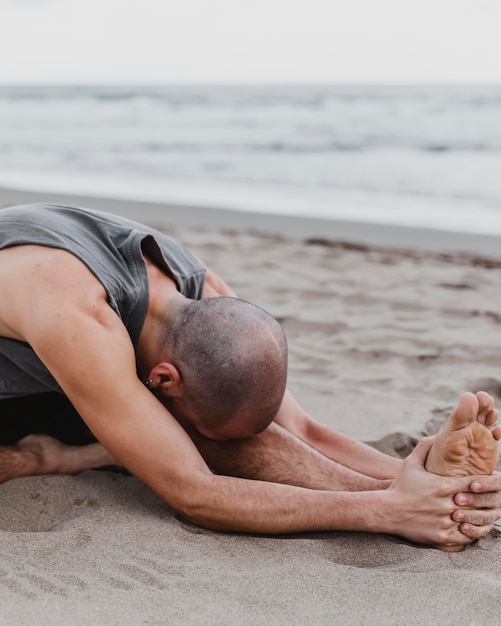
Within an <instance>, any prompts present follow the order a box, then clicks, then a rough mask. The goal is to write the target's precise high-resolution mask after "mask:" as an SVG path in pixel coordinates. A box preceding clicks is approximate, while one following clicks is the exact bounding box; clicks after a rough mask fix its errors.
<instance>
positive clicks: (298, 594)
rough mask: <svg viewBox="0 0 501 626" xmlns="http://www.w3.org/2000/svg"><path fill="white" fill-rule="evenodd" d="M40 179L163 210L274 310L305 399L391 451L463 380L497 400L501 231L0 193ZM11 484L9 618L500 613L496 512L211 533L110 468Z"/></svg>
mask: <svg viewBox="0 0 501 626" xmlns="http://www.w3.org/2000/svg"><path fill="white" fill-rule="evenodd" d="M46 199H50V200H53V201H61V202H67V203H71V204H77V205H80V206H93V207H95V208H100V209H103V210H112V211H117V212H121V213H123V214H124V215H128V216H129V217H135V218H136V219H139V220H142V221H146V222H148V223H151V224H153V225H155V226H158V227H161V228H166V229H168V232H169V233H171V234H173V235H174V236H177V237H178V238H180V239H181V240H182V241H184V242H185V243H186V244H187V245H188V246H189V247H190V248H191V249H192V250H193V251H194V252H195V253H196V254H197V255H198V256H200V257H201V258H203V259H204V260H205V262H206V263H207V264H208V265H210V266H211V267H212V268H213V269H215V270H216V271H217V272H219V273H220V274H221V275H222V276H223V277H224V278H225V279H226V280H227V281H228V282H229V283H230V284H231V285H232V286H233V288H234V289H235V290H236V291H237V293H238V294H239V296H240V297H242V298H245V299H248V300H251V301H253V302H255V303H256V304H259V305H261V306H263V307H264V308H266V309H268V310H269V311H270V312H271V313H272V314H273V315H275V316H276V317H277V318H278V319H279V320H280V321H281V322H282V324H283V325H284V328H285V331H286V333H287V336H288V340H289V348H290V371H289V387H290V388H291V390H292V392H293V393H294V395H295V396H296V397H297V398H298V399H299V400H300V402H301V403H302V404H303V406H304V407H305V408H307V409H308V410H309V411H310V412H311V413H312V414H313V415H314V416H315V417H317V418H318V419H319V420H321V421H323V422H326V423H328V424H331V425H332V426H335V427H336V428H338V429H339V430H341V431H343V432H346V433H348V434H349V435H351V436H353V437H355V438H357V439H360V440H363V441H367V442H372V443H373V444H374V445H376V446H377V447H379V448H381V449H384V450H385V451H387V452H388V453H390V454H394V455H396V456H399V455H400V456H405V455H406V454H407V453H408V452H409V451H410V450H411V449H412V447H413V445H414V444H415V443H416V441H417V440H418V439H419V438H420V437H421V436H422V435H423V434H427V433H431V432H434V430H436V428H437V427H438V426H439V425H440V423H441V422H442V421H443V419H444V418H445V416H446V415H447V413H448V411H449V410H450V408H451V407H452V406H453V405H454V403H455V402H456V401H457V399H458V397H459V395H460V394H461V392H463V391H467V390H469V391H477V390H479V389H485V390H487V391H489V392H490V393H492V394H493V395H494V396H495V397H496V399H497V401H498V404H501V402H500V395H501V379H500V375H499V360H500V357H499V345H500V339H501V289H500V286H501V278H500V276H501V273H500V272H501V245H499V244H500V241H499V239H497V238H495V237H485V238H482V237H472V238H465V237H464V236H462V235H454V234H452V233H438V232H436V233H432V235H433V237H431V235H430V233H429V232H426V231H422V232H421V231H417V230H411V229H409V230H407V229H392V228H383V227H379V228H374V229H372V228H370V227H369V226H367V225H360V226H359V228H358V227H357V225H351V226H350V227H349V228H347V230H343V228H344V227H346V225H344V226H343V225H342V224H329V225H328V227H326V226H325V225H322V224H321V223H318V222H315V223H309V222H308V221H307V220H306V221H305V223H304V224H303V226H302V228H299V225H298V224H295V223H294V224H291V223H289V220H284V219H280V218H276V217H271V218H269V217H264V216H253V217H252V216H250V217H249V215H250V214H248V215H247V216H244V217H243V218H242V216H240V215H239V214H236V213H231V212H225V211H217V210H216V211H211V212H207V213H205V214H204V215H202V214H201V212H199V211H197V210H196V209H188V208H182V207H172V208H171V209H168V208H167V207H162V206H160V205H158V206H156V205H151V204H150V205H140V204H138V203H134V202H121V201H113V200H111V199H98V198H68V197H58V196H56V195H48V194H29V193H26V192H15V191H11V190H0V206H2V207H3V206H7V205H11V204H21V203H23V202H33V201H38V200H46ZM251 217H252V219H251ZM312 222H313V221H312ZM296 227H297V228H298V230H295V229H296ZM350 228H351V229H352V230H350ZM372 231H373V232H374V237H373V239H372V240H371V239H370V235H371V232H372ZM380 231H384V236H383V235H382V234H381V232H380ZM336 235H337V236H336ZM441 242H442V244H441ZM496 244H497V245H496ZM0 502H1V506H0V542H1V552H2V557H1V559H0V606H1V608H0V623H1V624H8V625H17V624H19V625H24V624H30V625H31V624H37V625H44V624H47V625H51V626H52V625H55V626H59V625H63V624H64V625H67V624H71V625H73V624H74V625H80V624H82V625H84V624H85V625H88V624H96V625H103V626H106V625H115V624H117V625H118V624H120V625H128V624H130V625H138V624H175V625H177V624H182V625H184V624H203V625H206V624H217V625H223V624H224V625H226V624H228V625H230V624H231V625H235V624H242V625H247V624H249V625H251V624H252V625H254V624H255V625H260V624H271V625H275V624H276V625H278V624H280V625H282V624H284V625H285V624H313V625H316V624H343V625H344V624H402V623H405V624H429V623H436V624H457V623H462V624H496V623H501V608H499V600H498V598H499V597H500V594H501V579H500V574H501V559H500V557H501V541H500V540H499V536H500V535H499V533H498V531H496V530H495V531H493V532H492V533H491V534H490V535H489V536H488V537H486V538H485V539H483V540H480V541H478V542H477V543H475V544H474V545H472V546H469V547H468V548H467V549H466V550H465V551H464V552H461V553H451V554H446V553H443V552H440V551H437V550H433V549H428V548H422V547H417V546H415V545H412V544H409V543H408V542H406V541H404V540H402V539H400V538H399V537H393V536H387V535H379V534H364V533H347V532H330V533H310V534H307V533H305V534H299V535H291V536H281V537H261V536H247V535H237V534H224V533H217V532H212V531H208V530H204V529H201V528H197V527H194V526H192V525H190V524H187V523H186V522H184V521H183V520H182V519H181V518H180V517H179V516H178V515H176V513H175V512H173V511H172V510H171V509H170V508H169V507H168V506H167V505H166V504H165V503H163V502H162V501H161V500H160V499H159V498H158V497H157V496H156V495H154V494H153V493H152V492H151V491H150V490H149V489H148V488H146V487H145V486H144V485H143V484H141V483H140V482H139V481H138V480H137V479H136V478H134V477H133V476H128V475H124V474H120V473H115V472H107V471H88V472H84V473H82V474H80V475H79V476H74V477H72V476H44V477H33V478H23V479H17V480H13V481H10V482H7V483H4V484H3V485H1V486H0Z"/></svg>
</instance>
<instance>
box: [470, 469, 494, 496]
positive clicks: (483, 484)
mask: <svg viewBox="0 0 501 626" xmlns="http://www.w3.org/2000/svg"><path fill="white" fill-rule="evenodd" d="M470 490H471V491H473V492H474V493H486V492H488V491H501V474H500V473H499V472H493V473H492V474H491V475H490V476H477V477H476V478H475V477H472V479H471V483H470Z"/></svg>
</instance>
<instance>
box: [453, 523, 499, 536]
mask: <svg viewBox="0 0 501 626" xmlns="http://www.w3.org/2000/svg"><path fill="white" fill-rule="evenodd" d="M459 530H460V531H461V532H462V533H463V535H466V536H467V537H469V538H470V539H482V538H483V537H487V535H488V534H489V533H490V532H491V530H492V524H486V525H485V526H475V525H473V524H460V526H459Z"/></svg>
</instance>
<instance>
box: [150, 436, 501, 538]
mask: <svg viewBox="0 0 501 626" xmlns="http://www.w3.org/2000/svg"><path fill="white" fill-rule="evenodd" d="M428 449H429V442H428V443H427V442H425V441H423V442H421V443H420V444H419V445H418V446H417V447H416V450H415V451H414V452H413V453H412V454H411V455H410V457H409V458H408V459H407V460H406V462H405V464H404V466H403V470H402V472H401V473H400V474H399V476H398V477H397V479H396V480H395V481H393V482H392V484H391V486H390V488H388V489H384V490H374V491H357V492H344V491H326V490H312V489H305V488H303V487H294V486H292V485H283V484H277V483H268V482H262V481H257V480H245V479H239V478H234V477H228V476H217V475H213V474H211V473H210V472H206V471H203V472H202V473H200V472H197V473H195V474H193V475H191V476H190V477H183V480H182V481H181V482H182V484H181V485H179V490H178V491H179V494H180V496H181V499H179V500H178V501H177V502H174V501H172V502H171V503H170V504H171V506H173V507H174V508H175V509H176V510H178V511H179V512H180V513H181V514H182V515H184V516H185V517H186V518H187V519H188V520H190V521H192V522H193V523H195V524H197V525H200V526H203V527H206V528H211V529H214V530H219V531H233V532H250V533H265V534H276V533H290V532H307V531H329V530H352V531H366V532H384V533H391V534H398V535H401V536H403V537H406V538H407V539H410V540H412V541H416V542H419V543H424V544H427V545H439V544H440V545H452V544H453V545H465V544H467V543H469V542H470V541H471V540H472V539H474V538H478V537H480V536H483V534H482V533H484V531H485V528H483V529H479V530H478V532H476V533H475V532H474V531H473V530H472V534H471V535H470V536H469V537H466V536H465V535H464V534H463V533H462V532H460V530H459V524H458V523H457V522H456V521H454V520H453V519H452V513H453V512H454V511H455V509H456V505H455V504H454V502H453V498H452V496H453V494H454V493H457V492H459V491H462V490H463V489H465V488H467V487H468V485H469V481H470V480H471V478H469V477H466V478H452V479H451V478H443V477H438V476H435V475H433V474H430V473H428V472H426V471H425V469H424V467H423V463H424V459H425V457H426V454H427V452H428ZM162 491H163V489H160V491H159V492H158V493H159V495H160V496H161V497H162V496H163V495H164V494H162ZM165 495H167V494H165ZM164 497H165V496H164ZM465 513H469V511H465ZM472 513H474V514H476V513H478V512H476V511H472ZM496 513H497V512H496V511H491V512H490V513H486V515H485V520H484V521H485V523H486V524H492V522H493V521H494V520H495V519H496V517H495V516H496ZM487 530H488V529H487ZM484 534H485V533H484Z"/></svg>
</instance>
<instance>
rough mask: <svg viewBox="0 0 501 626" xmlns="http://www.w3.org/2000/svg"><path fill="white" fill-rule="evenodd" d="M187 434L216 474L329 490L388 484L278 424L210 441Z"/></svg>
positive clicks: (355, 489) (370, 488)
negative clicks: (248, 434) (335, 458)
mask: <svg viewBox="0 0 501 626" xmlns="http://www.w3.org/2000/svg"><path fill="white" fill-rule="evenodd" d="M189 434H190V437H191V438H192V439H193V441H194V442H195V444H196V446H197V447H198V449H199V451H200V453H201V454H202V456H203V457H204V459H205V461H206V463H207V464H208V465H209V467H211V469H212V470H213V471H215V472H216V473H218V474H225V475H228V476H236V477H240V478H251V479H254V480H265V481H269V482H275V483H284V484H289V485H295V486H298V487H306V488H309V489H325V490H329V491H373V490H377V489H384V488H386V487H387V486H388V484H389V481H383V480H376V479H374V478H370V477H368V476H364V475H362V474H360V473H358V472H355V471H353V470H351V469H349V468H347V467H343V466H342V465H340V464H339V463H336V462H334V461H332V460H331V459H328V458H327V457H326V456H324V455H323V454H321V453H320V452H318V451H317V450H314V449H313V448H312V447H311V446H309V445H308V444H306V443H305V442H303V441H301V440H300V439H299V438H298V437H296V436H295V435H293V434H292V433H290V432H289V431H287V430H286V429H285V428H282V427H281V426H279V425H278V424H271V425H270V426H269V427H268V428H267V429H266V430H265V431H264V432H262V433H260V434H259V435H256V436H254V437H250V438H248V439H238V440H233V441H224V442H219V441H212V440H209V439H206V438H204V437H202V436H201V435H200V434H198V433H197V432H196V431H194V430H191V431H189Z"/></svg>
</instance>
